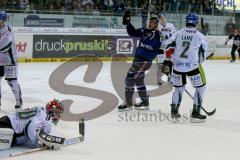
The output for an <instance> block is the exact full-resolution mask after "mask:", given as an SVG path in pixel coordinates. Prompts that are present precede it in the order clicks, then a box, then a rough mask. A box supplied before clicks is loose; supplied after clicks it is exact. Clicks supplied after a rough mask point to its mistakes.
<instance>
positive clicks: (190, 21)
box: [186, 13, 198, 27]
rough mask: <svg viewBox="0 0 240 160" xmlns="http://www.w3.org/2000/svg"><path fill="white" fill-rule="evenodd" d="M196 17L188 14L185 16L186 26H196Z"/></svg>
mask: <svg viewBox="0 0 240 160" xmlns="http://www.w3.org/2000/svg"><path fill="white" fill-rule="evenodd" d="M197 24H198V16H197V14H195V13H188V14H187V16H186V25H192V26H195V27H196V26H197Z"/></svg>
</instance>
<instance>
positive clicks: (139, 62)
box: [118, 10, 162, 111]
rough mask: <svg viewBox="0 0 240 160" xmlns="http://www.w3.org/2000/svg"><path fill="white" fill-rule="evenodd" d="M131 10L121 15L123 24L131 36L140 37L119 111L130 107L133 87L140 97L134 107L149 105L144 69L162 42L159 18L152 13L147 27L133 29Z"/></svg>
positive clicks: (157, 51) (141, 108) (126, 79)
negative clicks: (139, 100) (123, 100)
mask: <svg viewBox="0 0 240 160" xmlns="http://www.w3.org/2000/svg"><path fill="white" fill-rule="evenodd" d="M130 20H131V12H130V10H127V11H125V13H124V16H123V24H124V25H126V28H127V32H128V34H129V35H130V36H132V37H140V42H139V46H138V47H137V49H136V53H135V55H134V59H133V62H132V66H131V68H130V69H129V71H128V73H127V76H126V78H125V85H126V86H125V102H124V103H123V104H122V105H120V106H118V110H119V111H126V110H130V109H132V106H133V102H132V98H133V93H134V87H135V86H136V87H137V92H138V94H139V97H140V99H141V102H140V103H137V104H134V108H135V109H140V110H146V109H148V107H149V96H148V94H147V89H146V86H145V83H144V77H145V71H147V70H148V69H149V68H150V67H151V65H152V61H153V59H155V58H156V56H157V54H159V48H160V47H161V44H162V35H161V32H159V30H158V24H159V18H158V17H157V16H155V15H152V16H151V17H150V18H149V25H148V28H147V29H144V28H139V29H135V28H134V26H133V25H132V24H131V22H130Z"/></svg>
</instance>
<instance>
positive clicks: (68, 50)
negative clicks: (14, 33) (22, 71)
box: [33, 35, 115, 58]
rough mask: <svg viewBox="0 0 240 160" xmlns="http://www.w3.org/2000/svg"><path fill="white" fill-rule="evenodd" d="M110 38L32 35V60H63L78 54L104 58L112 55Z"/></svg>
mask: <svg viewBox="0 0 240 160" xmlns="http://www.w3.org/2000/svg"><path fill="white" fill-rule="evenodd" d="M111 38H112V37H110V36H104V37H102V36H89V35H88V36H86V35H34V37H33V57H34V58H65V57H68V58H69V57H75V56H77V55H80V54H96V55H98V56H99V54H102V56H105V55H106V54H109V53H114V49H115V46H114V45H112V44H113V43H115V42H112V40H111Z"/></svg>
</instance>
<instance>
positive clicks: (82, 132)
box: [9, 118, 85, 157]
mask: <svg viewBox="0 0 240 160" xmlns="http://www.w3.org/2000/svg"><path fill="white" fill-rule="evenodd" d="M84 136H85V124H84V119H83V118H82V119H81V120H80V122H79V136H78V137H75V138H70V139H66V140H65V141H64V143H63V146H68V145H73V144H78V143H80V142H83V141H84ZM47 149H49V148H48V147H47V146H42V147H38V148H33V149H28V150H24V151H19V152H17V153H11V154H9V157H15V156H20V155H24V154H29V153H34V152H37V151H43V150H47Z"/></svg>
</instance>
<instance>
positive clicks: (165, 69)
mask: <svg viewBox="0 0 240 160" xmlns="http://www.w3.org/2000/svg"><path fill="white" fill-rule="evenodd" d="M172 65H173V63H172V61H170V60H164V62H163V67H162V72H163V73H165V74H166V75H168V74H171V71H172Z"/></svg>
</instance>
